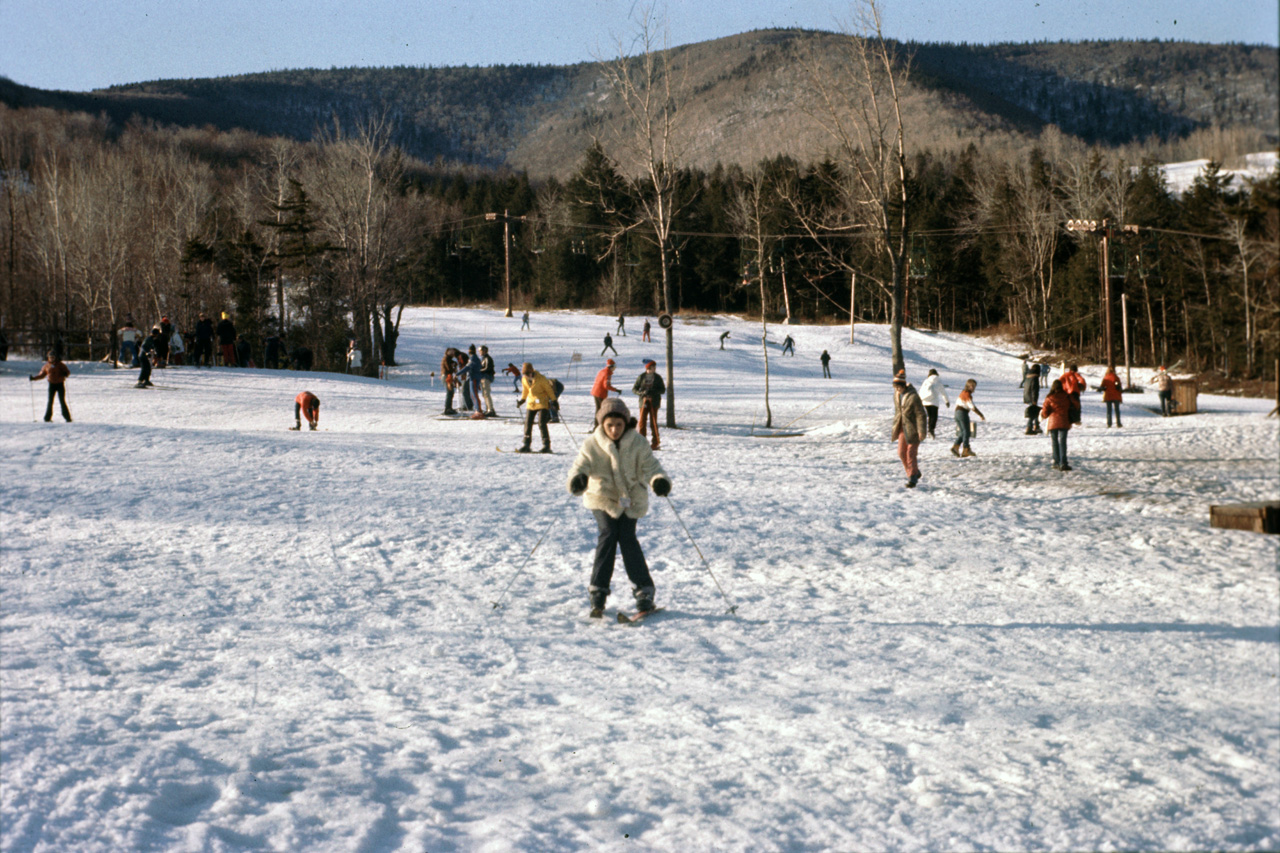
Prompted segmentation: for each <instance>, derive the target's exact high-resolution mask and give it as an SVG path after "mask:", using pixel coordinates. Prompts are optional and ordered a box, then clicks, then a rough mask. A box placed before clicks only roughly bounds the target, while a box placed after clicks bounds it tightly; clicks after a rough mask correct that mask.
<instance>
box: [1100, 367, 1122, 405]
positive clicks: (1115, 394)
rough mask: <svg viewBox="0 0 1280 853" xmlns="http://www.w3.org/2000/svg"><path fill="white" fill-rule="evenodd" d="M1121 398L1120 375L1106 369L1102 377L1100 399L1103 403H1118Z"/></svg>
mask: <svg viewBox="0 0 1280 853" xmlns="http://www.w3.org/2000/svg"><path fill="white" fill-rule="evenodd" d="M1121 399H1122V395H1121V393H1120V377H1119V376H1116V375H1115V374H1114V373H1112V372H1111V371H1109V370H1108V371H1107V375H1106V376H1104V377H1102V401H1103V402H1104V403H1119V402H1120V400H1121Z"/></svg>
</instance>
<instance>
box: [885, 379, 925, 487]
mask: <svg viewBox="0 0 1280 853" xmlns="http://www.w3.org/2000/svg"><path fill="white" fill-rule="evenodd" d="M928 434H929V416H928V414H927V413H926V412H925V410H924V403H922V402H920V395H919V394H918V393H917V392H916V389H915V386H913V385H912V384H911V383H909V382H907V373H906V371H905V370H899V371H898V375H897V376H895V377H894V378H893V435H892V438H893V440H895V441H897V442H898V458H899V459H901V460H902V467H903V468H905V469H906V471H907V488H908V489H914V488H915V487H916V483H919V482H920V460H919V456H920V441H921V439H923V438H924V437H925V436H926V435H928Z"/></svg>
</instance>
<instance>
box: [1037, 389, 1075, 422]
mask: <svg viewBox="0 0 1280 853" xmlns="http://www.w3.org/2000/svg"><path fill="white" fill-rule="evenodd" d="M1075 405H1076V404H1075V401H1074V400H1072V399H1071V395H1070V394H1068V393H1067V392H1066V391H1053V392H1051V393H1050V394H1049V396H1048V397H1045V398H1044V405H1043V406H1042V407H1041V408H1040V417H1041V419H1042V420H1043V421H1044V428H1045V429H1071V410H1072V409H1074V408H1075Z"/></svg>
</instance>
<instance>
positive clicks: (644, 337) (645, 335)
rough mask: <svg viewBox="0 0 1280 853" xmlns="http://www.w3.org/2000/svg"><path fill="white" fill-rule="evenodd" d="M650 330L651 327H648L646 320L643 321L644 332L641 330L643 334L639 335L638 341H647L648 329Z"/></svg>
mask: <svg viewBox="0 0 1280 853" xmlns="http://www.w3.org/2000/svg"><path fill="white" fill-rule="evenodd" d="M650 328H652V327H651V326H650V325H649V321H648V320H645V321H644V330H643V333H642V334H641V335H640V340H642V341H647V340H649V329H650Z"/></svg>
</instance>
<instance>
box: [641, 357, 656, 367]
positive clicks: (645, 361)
mask: <svg viewBox="0 0 1280 853" xmlns="http://www.w3.org/2000/svg"><path fill="white" fill-rule="evenodd" d="M657 363H658V362H656V361H654V360H653V359H651V358H646V359H645V360H644V366H645V367H648V366H649V365H651V364H652V365H657Z"/></svg>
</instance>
